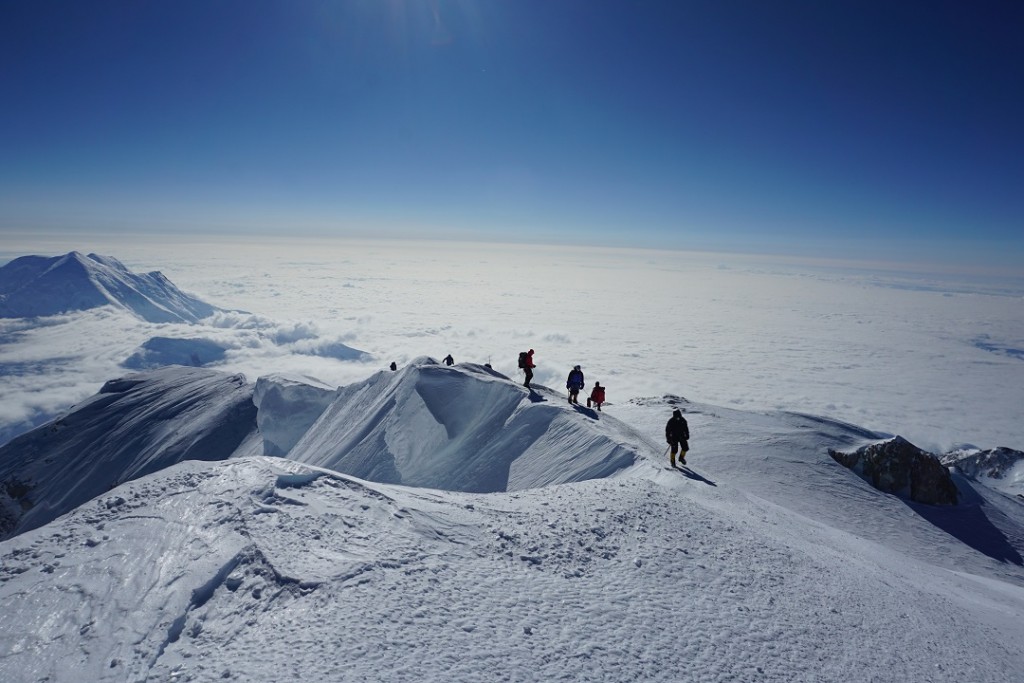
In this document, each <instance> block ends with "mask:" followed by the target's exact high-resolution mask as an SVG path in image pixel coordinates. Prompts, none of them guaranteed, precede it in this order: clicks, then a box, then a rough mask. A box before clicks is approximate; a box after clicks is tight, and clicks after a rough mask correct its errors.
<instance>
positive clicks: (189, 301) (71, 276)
mask: <svg viewBox="0 0 1024 683" xmlns="http://www.w3.org/2000/svg"><path fill="white" fill-rule="evenodd" d="M106 305H113V306H116V307H118V308H122V309H126V310H128V311H130V312H131V313H133V314H134V315H136V316H138V317H139V318H142V319H143V320H146V321H149V322H153V323H165V322H196V321H198V320H200V319H202V318H205V317H207V316H209V315H212V314H213V313H214V312H216V311H218V310H220V309H218V308H216V307H214V306H211V305H210V304H207V303H205V302H203V301H200V300H199V299H197V298H195V297H192V296H189V295H188V294H185V293H184V292H182V291H181V290H180V289H178V288H177V287H176V286H175V285H174V284H173V283H172V282H171V281H170V280H168V279H167V278H166V277H164V275H163V274H162V273H160V272H159V271H153V272H151V273H145V274H142V275H140V274H137V273H133V272H132V271H130V270H129V269H128V268H127V267H125V265H124V264H122V263H121V262H120V261H118V260H117V259H115V258H112V257H110V256H100V255H98V254H89V255H88V256H83V255H82V254H81V253H79V252H77V251H72V252H70V253H68V254H65V255H63V256H54V257H46V256H22V257H20V258H16V259H14V260H13V261H11V262H10V263H8V264H7V265H5V266H3V267H0V317H2V318H35V317H41V316H49V315H57V314H59V313H67V312H70V311H84V310H88V309H91V308H98V307H100V306H106Z"/></svg>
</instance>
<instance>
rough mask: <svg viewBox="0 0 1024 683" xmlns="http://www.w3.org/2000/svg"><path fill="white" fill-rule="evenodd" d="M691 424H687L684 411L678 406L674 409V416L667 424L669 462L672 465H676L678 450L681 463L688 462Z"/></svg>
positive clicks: (666, 438)
mask: <svg viewBox="0 0 1024 683" xmlns="http://www.w3.org/2000/svg"><path fill="white" fill-rule="evenodd" d="M689 440H690V426H689V425H688V424H686V418H685V417H683V413H682V411H680V410H679V408H676V409H675V410H673V411H672V417H671V418H669V421H668V424H666V425H665V441H668V448H669V462H670V463H671V464H672V467H675V466H676V451H677V450H678V451H679V464H680V465H685V464H686V451H688V450H690V444H689V443H687V442H688V441H689Z"/></svg>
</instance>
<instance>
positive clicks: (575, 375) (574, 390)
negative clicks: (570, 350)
mask: <svg viewBox="0 0 1024 683" xmlns="http://www.w3.org/2000/svg"><path fill="white" fill-rule="evenodd" d="M584 386H585V384H584V381H583V371H582V370H580V366H578V365H577V366H575V367H574V368H573V369H572V370H570V371H569V378H568V379H566V380H565V388H566V389H568V390H569V403H576V404H579V402H580V399H579V396H580V391H581V390H582V389H583V387H584Z"/></svg>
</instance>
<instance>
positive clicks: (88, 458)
mask: <svg viewBox="0 0 1024 683" xmlns="http://www.w3.org/2000/svg"><path fill="white" fill-rule="evenodd" d="M252 391H253V387H252V385H251V384H248V383H247V382H246V381H245V378H244V377H241V376H239V375H230V374H227V373H222V372H216V371H213V370H205V369H201V368H184V367H178V366H171V367H166V368H162V369H160V370H155V371H152V372H150V373H145V374H137V375H129V376H127V377H124V378H121V379H117V380H111V381H109V382H107V384H106V385H104V387H103V388H102V389H101V390H100V392H99V393H98V394H96V395H95V396H93V397H92V398H90V399H88V400H87V401H85V402H83V403H82V404H80V405H78V406H76V407H74V408H73V409H72V410H71V411H69V412H67V413H65V414H64V415H63V416H61V417H58V418H57V419H55V420H53V421H51V422H48V423H46V424H44V425H41V426H40V427H38V428H36V429H34V430H32V431H30V432H27V433H26V434H22V435H21V436H19V437H16V438H14V439H12V440H11V441H10V442H9V443H7V444H6V445H4V446H3V447H0V538H3V537H5V536H8V535H14V534H18V533H21V532H23V531H25V530H27V529H34V528H36V527H38V526H41V525H43V524H46V523H47V522H50V521H52V520H53V519H55V518H57V517H59V516H60V515H62V514H64V513H66V512H68V511H70V510H73V509H74V508H76V507H78V506H79V505H81V504H82V503H85V502H86V501H88V500H89V499H91V498H93V497H95V496H97V495H100V494H101V493H104V492H106V491H109V490H110V489H112V488H114V487H116V486H118V485H119V484H121V483H123V482H125V481H130V480H132V479H137V478H138V477H141V476H144V475H146V474H150V473H152V472H157V471H159V470H161V469H164V468H165V467H169V466H171V465H173V464H175V463H178V462H181V461H183V460H222V459H225V458H228V457H230V456H231V455H232V454H233V453H235V451H236V450H238V449H239V448H244V446H245V444H246V443H247V440H248V439H249V438H250V436H252V435H253V434H254V433H255V431H256V421H255V417H256V407H255V406H254V405H253V403H252Z"/></svg>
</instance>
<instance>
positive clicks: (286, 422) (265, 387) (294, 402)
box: [252, 375, 334, 456]
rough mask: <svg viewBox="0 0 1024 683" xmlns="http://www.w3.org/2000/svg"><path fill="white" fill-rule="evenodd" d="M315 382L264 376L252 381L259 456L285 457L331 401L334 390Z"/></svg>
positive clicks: (278, 376)
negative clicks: (260, 443) (254, 388)
mask: <svg viewBox="0 0 1024 683" xmlns="http://www.w3.org/2000/svg"><path fill="white" fill-rule="evenodd" d="M313 382H316V380H312V379H309V378H306V379H304V380H298V379H293V378H289V377H285V376H283V375H267V376H265V377H260V378H259V379H257V380H256V391H255V392H254V393H253V397H252V400H253V403H255V404H256V408H257V412H256V424H257V426H258V427H259V430H260V436H261V437H262V438H263V455H274V456H285V455H288V453H289V451H291V449H292V447H293V446H295V444H296V443H298V441H299V439H301V438H302V436H303V435H304V434H305V433H306V431H307V430H308V429H309V428H310V427H311V426H312V425H313V423H314V422H316V420H317V418H318V417H320V415H321V413H323V412H324V410H326V409H327V406H329V405H330V404H331V401H332V400H334V389H332V388H330V387H327V386H325V385H323V384H320V383H319V382H317V383H315V384H314V383H313Z"/></svg>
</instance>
